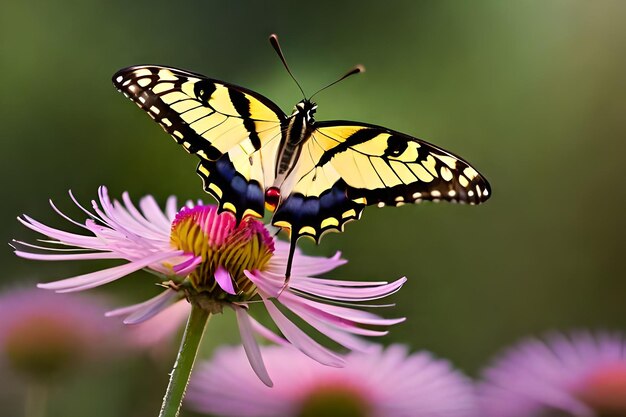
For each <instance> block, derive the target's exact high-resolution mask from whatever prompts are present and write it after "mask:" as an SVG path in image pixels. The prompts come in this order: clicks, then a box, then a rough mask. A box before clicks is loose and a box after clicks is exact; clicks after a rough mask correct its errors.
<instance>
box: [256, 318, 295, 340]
mask: <svg viewBox="0 0 626 417" xmlns="http://www.w3.org/2000/svg"><path fill="white" fill-rule="evenodd" d="M248 318H249V319H250V322H251V323H252V330H254V331H255V332H256V334H258V335H259V336H261V337H263V338H265V339H267V340H269V341H270V342H272V343H276V344H277V345H281V346H289V345H290V343H289V342H288V341H287V340H286V339H284V338H282V337H280V336H279V335H277V334H276V333H274V332H273V331H271V330H270V329H268V328H267V327H265V326H263V325H262V324H261V323H259V322H258V321H256V320H255V319H254V318H253V317H250V316H248Z"/></svg>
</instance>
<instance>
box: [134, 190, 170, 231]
mask: <svg viewBox="0 0 626 417" xmlns="http://www.w3.org/2000/svg"><path fill="white" fill-rule="evenodd" d="M139 207H141V211H143V214H144V216H145V217H146V219H147V220H148V222H150V223H152V224H158V225H159V226H160V227H161V228H164V229H165V230H169V228H170V226H171V221H170V220H169V219H168V218H167V217H165V214H163V211H161V208H160V207H159V205H158V204H157V202H156V200H155V199H154V197H152V196H151V195H148V196H146V197H144V198H142V199H141V200H139Z"/></svg>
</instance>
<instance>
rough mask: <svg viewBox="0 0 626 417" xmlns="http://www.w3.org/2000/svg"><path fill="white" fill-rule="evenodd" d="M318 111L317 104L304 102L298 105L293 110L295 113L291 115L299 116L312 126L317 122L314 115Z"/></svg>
mask: <svg viewBox="0 0 626 417" xmlns="http://www.w3.org/2000/svg"><path fill="white" fill-rule="evenodd" d="M316 110H317V104H315V103H313V102H312V101H309V100H302V101H300V102H299V103H298V104H296V107H294V108H293V113H292V114H291V115H292V116H296V115H299V116H300V117H302V118H303V119H304V120H305V121H306V123H307V124H311V123H313V122H314V121H315V120H314V118H313V115H314V114H315V111H316Z"/></svg>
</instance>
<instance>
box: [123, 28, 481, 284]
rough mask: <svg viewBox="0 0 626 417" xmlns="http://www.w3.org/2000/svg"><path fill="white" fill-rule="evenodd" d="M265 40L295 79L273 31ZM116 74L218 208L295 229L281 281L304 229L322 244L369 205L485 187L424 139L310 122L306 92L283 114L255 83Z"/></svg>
mask: <svg viewBox="0 0 626 417" xmlns="http://www.w3.org/2000/svg"><path fill="white" fill-rule="evenodd" d="M270 42H271V44H272V46H273V47H274V49H275V50H276V52H277V53H278V55H279V57H280V59H281V60H282V62H283V64H284V65H285V68H286V69H287V71H288V72H289V74H290V75H291V77H292V78H293V79H294V81H296V80H295V77H293V75H292V73H291V71H290V69H289V67H288V66H287V63H286V60H285V58H284V55H283V53H282V51H281V49H280V46H279V44H278V38H277V37H276V35H271V36H270ZM361 71H362V68H361V67H355V69H353V70H352V71H350V72H348V73H347V74H346V75H344V76H343V77H341V78H340V79H339V80H337V81H335V82H334V83H332V84H329V85H328V86H330V85H333V84H335V83H336V82H338V81H341V80H342V79H344V78H346V77H348V76H350V75H352V74H356V73H358V72H361ZM113 83H114V85H115V87H116V88H117V89H118V90H119V91H121V92H122V93H123V94H124V95H125V96H127V97H128V98H130V99H131V100H132V101H134V102H135V103H136V104H137V105H138V106H139V107H140V108H141V109H143V110H144V111H145V112H147V113H148V115H149V116H150V117H152V118H153V119H154V120H155V121H156V122H157V123H158V124H159V125H161V127H162V128H163V129H164V130H165V131H166V132H167V133H169V134H170V135H171V136H172V137H173V138H174V140H175V141H176V143H178V144H179V145H182V146H183V148H184V149H185V150H186V151H187V152H189V153H191V154H195V155H196V156H197V157H198V158H199V159H200V162H199V164H198V166H197V173H198V174H199V175H200V177H201V178H202V180H203V183H204V189H205V190H206V191H207V192H208V193H210V194H212V195H213V196H214V197H215V198H216V199H217V201H218V203H219V207H220V210H222V211H224V210H225V211H229V212H231V213H233V214H234V215H235V216H236V217H237V219H242V218H243V217H245V216H255V217H263V215H264V213H265V210H266V209H267V210H269V211H272V212H273V217H272V221H271V223H272V224H273V225H274V226H277V227H279V228H282V229H284V230H287V231H288V232H289V233H290V238H291V254H290V256H289V262H288V265H287V271H286V274H285V282H288V279H289V275H290V271H291V262H292V259H293V252H294V250H295V245H296V242H297V240H298V239H299V238H300V237H303V236H307V237H311V238H313V239H314V240H315V241H317V242H318V243H319V240H320V239H321V237H322V236H323V235H324V234H325V233H327V232H329V231H343V228H344V225H345V224H346V223H347V222H349V221H351V220H356V219H359V218H360V216H361V213H362V212H363V209H364V208H365V206H368V205H374V204H375V205H378V206H379V207H383V206H386V205H391V206H401V205H403V204H406V203H419V202H422V201H435V202H436V201H450V202H457V203H468V204H480V203H482V202H484V201H486V200H487V199H488V198H489V197H490V195H491V188H490V186H489V183H488V182H487V180H486V179H485V178H484V177H483V176H482V175H481V174H479V173H478V171H477V170H476V169H475V168H473V167H472V166H471V165H470V164H469V163H467V162H466V161H465V160H463V159H461V158H460V157H458V156H456V155H454V154H452V153H450V152H448V151H446V150H444V149H442V148H440V147H437V146H435V145H432V144H430V143H428V142H426V141H423V140H421V139H417V138H415V137H412V136H409V135H406V134H404V133H400V132H397V131H394V130H392V129H388V128H386V127H381V126H376V125H372V124H367V123H360V122H350V121H343V120H336V121H316V120H315V118H314V115H315V111H316V109H317V105H316V104H315V103H314V102H313V101H311V99H307V98H306V96H305V95H304V92H303V96H304V97H305V98H304V99H303V100H302V101H300V102H299V103H297V104H296V105H295V107H294V109H293V111H292V113H291V115H287V114H285V113H284V112H283V111H282V110H281V109H280V108H279V107H278V106H277V105H276V104H274V103H273V102H272V101H271V100H269V99H268V98H266V97H264V96H263V95H261V94H259V93H256V92H254V91H252V90H249V89H247V88H243V87H239V86H237V85H234V84H230V83H228V82H224V81H219V80H215V79H211V78H207V77H205V76H204V75H201V74H196V73H193V72H189V71H185V70H182V69H177V68H171V67H165V66H157V65H141V66H133V67H129V68H124V69H122V70H120V71H118V72H117V73H116V74H115V75H114V76H113ZM296 83H297V81H296ZM328 86H327V87H328ZM298 87H300V85H299V84H298ZM325 88H326V87H325ZM300 90H301V91H302V88H300ZM320 91H321V90H320Z"/></svg>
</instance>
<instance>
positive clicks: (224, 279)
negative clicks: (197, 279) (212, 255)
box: [214, 265, 237, 295]
mask: <svg viewBox="0 0 626 417" xmlns="http://www.w3.org/2000/svg"><path fill="white" fill-rule="evenodd" d="M214 276H215V281H216V282H217V284H218V285H219V286H220V288H221V289H223V290H224V291H226V292H227V293H228V294H232V295H235V294H237V293H236V292H235V287H233V279H232V278H231V277H230V274H229V273H228V271H227V270H226V268H224V267H223V266H221V265H220V266H219V267H218V268H217V270H216V271H215V274H214Z"/></svg>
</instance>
